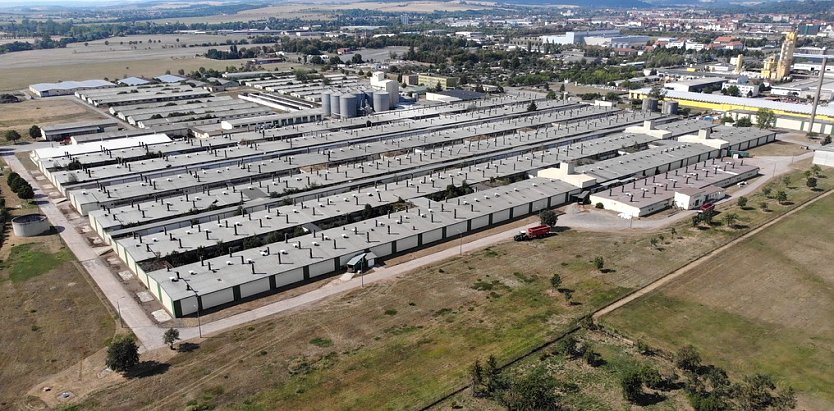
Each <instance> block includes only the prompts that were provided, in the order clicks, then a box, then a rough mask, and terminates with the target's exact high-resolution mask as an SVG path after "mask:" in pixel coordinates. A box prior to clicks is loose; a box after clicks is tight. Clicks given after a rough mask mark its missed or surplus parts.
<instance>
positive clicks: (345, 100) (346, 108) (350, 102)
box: [339, 94, 357, 118]
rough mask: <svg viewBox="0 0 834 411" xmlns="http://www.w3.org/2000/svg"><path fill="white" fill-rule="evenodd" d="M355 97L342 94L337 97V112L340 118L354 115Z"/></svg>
mask: <svg viewBox="0 0 834 411" xmlns="http://www.w3.org/2000/svg"><path fill="white" fill-rule="evenodd" d="M356 104H357V99H356V96H355V95H351V94H343V95H342V96H341V98H339V114H340V115H341V116H342V118H351V117H356Z"/></svg>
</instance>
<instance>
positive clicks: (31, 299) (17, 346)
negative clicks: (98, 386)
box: [0, 176, 115, 409]
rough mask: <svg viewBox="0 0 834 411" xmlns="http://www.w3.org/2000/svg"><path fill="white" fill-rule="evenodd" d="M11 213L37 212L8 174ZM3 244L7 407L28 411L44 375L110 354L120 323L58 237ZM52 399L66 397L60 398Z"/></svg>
mask: <svg viewBox="0 0 834 411" xmlns="http://www.w3.org/2000/svg"><path fill="white" fill-rule="evenodd" d="M0 190H2V193H3V194H4V195H5V197H6V198H7V201H6V204H7V206H9V207H13V208H14V209H13V210H11V215H12V216H15V215H21V214H28V213H31V212H33V211H34V209H30V208H28V207H26V206H24V205H22V204H21V203H20V201H19V200H18V199H17V198H16V196H15V195H14V194H13V193H11V191H10V190H9V188H8V186H7V185H6V178H5V176H2V183H0ZM10 231H11V228H10V227H9V233H7V238H6V239H5V241H4V243H3V245H2V247H0V260H2V261H1V262H0V322H2V323H3V327H4V332H3V333H2V334H0V346H2V347H3V349H2V350H0V381H3V383H2V384H0V408H2V409H18V408H24V406H23V404H24V403H27V404H29V405H34V406H37V404H39V402H38V401H35V402H30V400H29V399H28V398H27V396H26V392H27V391H28V390H29V389H30V388H31V387H32V386H33V385H35V384H38V383H39V382H41V381H42V380H43V379H44V378H46V377H48V376H50V375H51V374H54V373H56V372H60V371H62V370H65V369H67V368H71V367H74V366H75V364H76V363H77V362H78V361H80V360H82V359H83V358H84V357H86V356H88V355H90V354H93V353H95V352H97V351H99V350H101V349H103V348H104V347H105V346H106V344H107V340H108V339H109V338H110V337H112V336H113V333H114V332H115V322H114V320H113V317H112V316H111V315H110V313H109V312H108V311H107V309H106V307H105V306H104V305H103V303H102V302H101V300H100V299H99V297H98V294H97V291H98V289H97V288H95V286H94V285H92V284H90V283H89V282H88V281H87V278H86V273H84V272H83V268H81V266H80V265H79V264H78V261H77V260H76V259H75V258H74V257H73V255H72V254H71V253H70V252H69V250H68V249H67V248H66V246H64V244H63V243H62V242H61V239H60V237H59V236H58V235H57V234H54V233H53V234H48V235H42V236H38V237H32V238H16V237H14V236H12V235H11V232H10ZM52 395H58V393H53V394H52Z"/></svg>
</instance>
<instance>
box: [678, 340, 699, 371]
mask: <svg viewBox="0 0 834 411" xmlns="http://www.w3.org/2000/svg"><path fill="white" fill-rule="evenodd" d="M675 366H676V367H678V368H680V369H682V370H686V371H698V369H699V368H701V354H699V353H698V350H696V349H695V347H693V346H691V345H686V346H684V347H681V349H680V350H678V352H677V353H675Z"/></svg>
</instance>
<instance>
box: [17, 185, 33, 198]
mask: <svg viewBox="0 0 834 411" xmlns="http://www.w3.org/2000/svg"><path fill="white" fill-rule="evenodd" d="M17 196H18V197H20V199H21V200H31V199H33V198H35V190H33V189H32V186H31V185H29V184H28V183H26V185H25V186H22V187H21V188H20V189H19V190H18V191H17Z"/></svg>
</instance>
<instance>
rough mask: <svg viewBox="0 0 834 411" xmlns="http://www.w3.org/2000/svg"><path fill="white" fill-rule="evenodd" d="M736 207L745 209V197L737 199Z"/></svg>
mask: <svg viewBox="0 0 834 411" xmlns="http://www.w3.org/2000/svg"><path fill="white" fill-rule="evenodd" d="M738 206H739V207H741V208H744V207H747V197H745V196H741V197H739V198H738Z"/></svg>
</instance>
